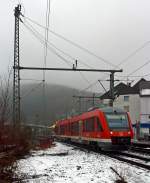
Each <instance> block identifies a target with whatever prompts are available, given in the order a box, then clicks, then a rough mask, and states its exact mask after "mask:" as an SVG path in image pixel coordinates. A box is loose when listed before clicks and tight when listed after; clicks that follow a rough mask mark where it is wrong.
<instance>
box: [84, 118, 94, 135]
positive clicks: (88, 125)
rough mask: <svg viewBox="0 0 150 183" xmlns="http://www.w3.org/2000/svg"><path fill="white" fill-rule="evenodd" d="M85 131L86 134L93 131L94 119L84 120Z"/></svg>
mask: <svg viewBox="0 0 150 183" xmlns="http://www.w3.org/2000/svg"><path fill="white" fill-rule="evenodd" d="M85 131H87V132H92V131H94V118H89V119H86V121H85Z"/></svg>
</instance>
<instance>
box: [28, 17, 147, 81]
mask: <svg viewBox="0 0 150 183" xmlns="http://www.w3.org/2000/svg"><path fill="white" fill-rule="evenodd" d="M25 18H27V19H28V20H30V21H31V22H32V23H34V24H36V25H38V26H40V27H41V28H44V26H43V25H41V24H39V23H38V22H36V21H35V20H33V19H31V18H29V17H25ZM49 32H51V33H52V34H54V35H56V36H57V37H60V38H61V39H64V40H65V41H67V42H69V43H71V44H72V45H74V46H76V47H78V46H79V48H80V45H78V44H76V43H75V42H73V41H71V40H69V39H67V38H65V37H64V36H62V35H60V34H58V33H56V32H54V31H52V30H50V29H49ZM149 44H150V41H147V42H145V43H144V44H142V46H140V47H138V48H137V49H135V51H133V52H132V53H131V54H129V55H128V56H127V57H126V58H125V59H123V60H122V61H121V62H120V63H119V64H118V65H117V67H119V66H121V65H122V64H124V63H125V62H127V61H128V60H129V59H130V58H132V57H133V56H134V55H136V54H137V53H138V52H139V51H140V50H142V49H144V48H145V47H146V46H147V45H149ZM81 49H82V47H81ZM84 51H86V49H85V50H84ZM115 67H116V66H115ZM117 76H118V77H123V78H125V77H129V76H130V77H135V78H136V77H137V78H138V77H139V78H140V77H145V76H147V75H143V76H131V75H127V76H119V75H117Z"/></svg>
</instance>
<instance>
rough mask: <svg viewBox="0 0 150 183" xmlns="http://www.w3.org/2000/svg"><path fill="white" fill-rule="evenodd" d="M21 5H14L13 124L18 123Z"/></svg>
mask: <svg viewBox="0 0 150 183" xmlns="http://www.w3.org/2000/svg"><path fill="white" fill-rule="evenodd" d="M20 14H21V5H20V4H19V5H18V6H17V7H15V12H14V16H15V35H14V67H13V68H14V74H13V125H15V126H16V125H19V124H20V69H19V66H20V62H19V21H20Z"/></svg>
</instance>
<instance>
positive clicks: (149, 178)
mask: <svg viewBox="0 0 150 183" xmlns="http://www.w3.org/2000/svg"><path fill="white" fill-rule="evenodd" d="M61 153H63V154H64V156H63V155H61ZM59 154H60V155H61V156H59ZM18 165H19V167H18V174H27V175H28V177H29V178H27V179H26V180H24V182H29V183H44V182H46V183H114V180H116V175H115V173H114V172H112V170H111V169H110V167H113V168H114V169H116V170H117V171H118V172H119V173H120V174H122V175H124V176H125V177H126V181H127V182H130V183H150V172H149V171H146V170H144V169H139V168H137V167H134V166H131V165H128V164H126V163H122V162H120V161H118V160H115V159H111V158H109V157H107V156H103V155H99V154H96V153H87V152H84V151H80V150H78V149H74V148H73V147H71V146H67V145H64V144H61V143H56V146H55V147H52V148H50V149H47V150H44V151H34V152H32V155H31V156H30V157H27V158H26V159H22V160H19V161H18Z"/></svg>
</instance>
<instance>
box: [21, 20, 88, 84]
mask: <svg viewBox="0 0 150 183" xmlns="http://www.w3.org/2000/svg"><path fill="white" fill-rule="evenodd" d="M24 25H25V27H26V28H27V29H29V31H31V33H32V34H33V35H34V36H36V38H38V40H39V41H40V42H41V43H42V44H44V40H43V36H42V35H41V34H40V33H39V32H38V31H36V30H35V29H34V28H33V27H32V26H30V27H29V26H27V25H26V24H25V23H24ZM31 28H33V30H32V29H31ZM36 34H37V35H36ZM48 43H49V42H48ZM50 44H52V43H50ZM52 45H53V44H52ZM53 47H55V45H53ZM47 48H49V46H48V45H47ZM55 48H56V49H57V50H59V51H60V52H62V53H63V54H65V55H66V56H68V57H70V58H72V59H74V60H75V58H73V57H71V56H70V55H68V54H67V53H65V52H63V51H62V50H60V49H59V48H57V47H55ZM50 51H52V52H53V53H55V54H56V55H57V56H59V57H60V58H61V59H63V60H64V58H63V57H62V56H60V55H59V54H58V53H57V52H54V50H53V49H52V48H50ZM64 61H65V62H66V63H67V65H69V66H72V63H71V65H70V63H69V62H68V61H67V60H66V59H65V60H64ZM80 62H81V61H80ZM84 65H86V66H87V64H84ZM79 73H80V75H81V77H82V78H83V79H84V80H85V81H86V82H88V83H89V81H88V80H87V79H86V77H85V76H84V74H83V73H81V72H79ZM43 81H44V79H43Z"/></svg>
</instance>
